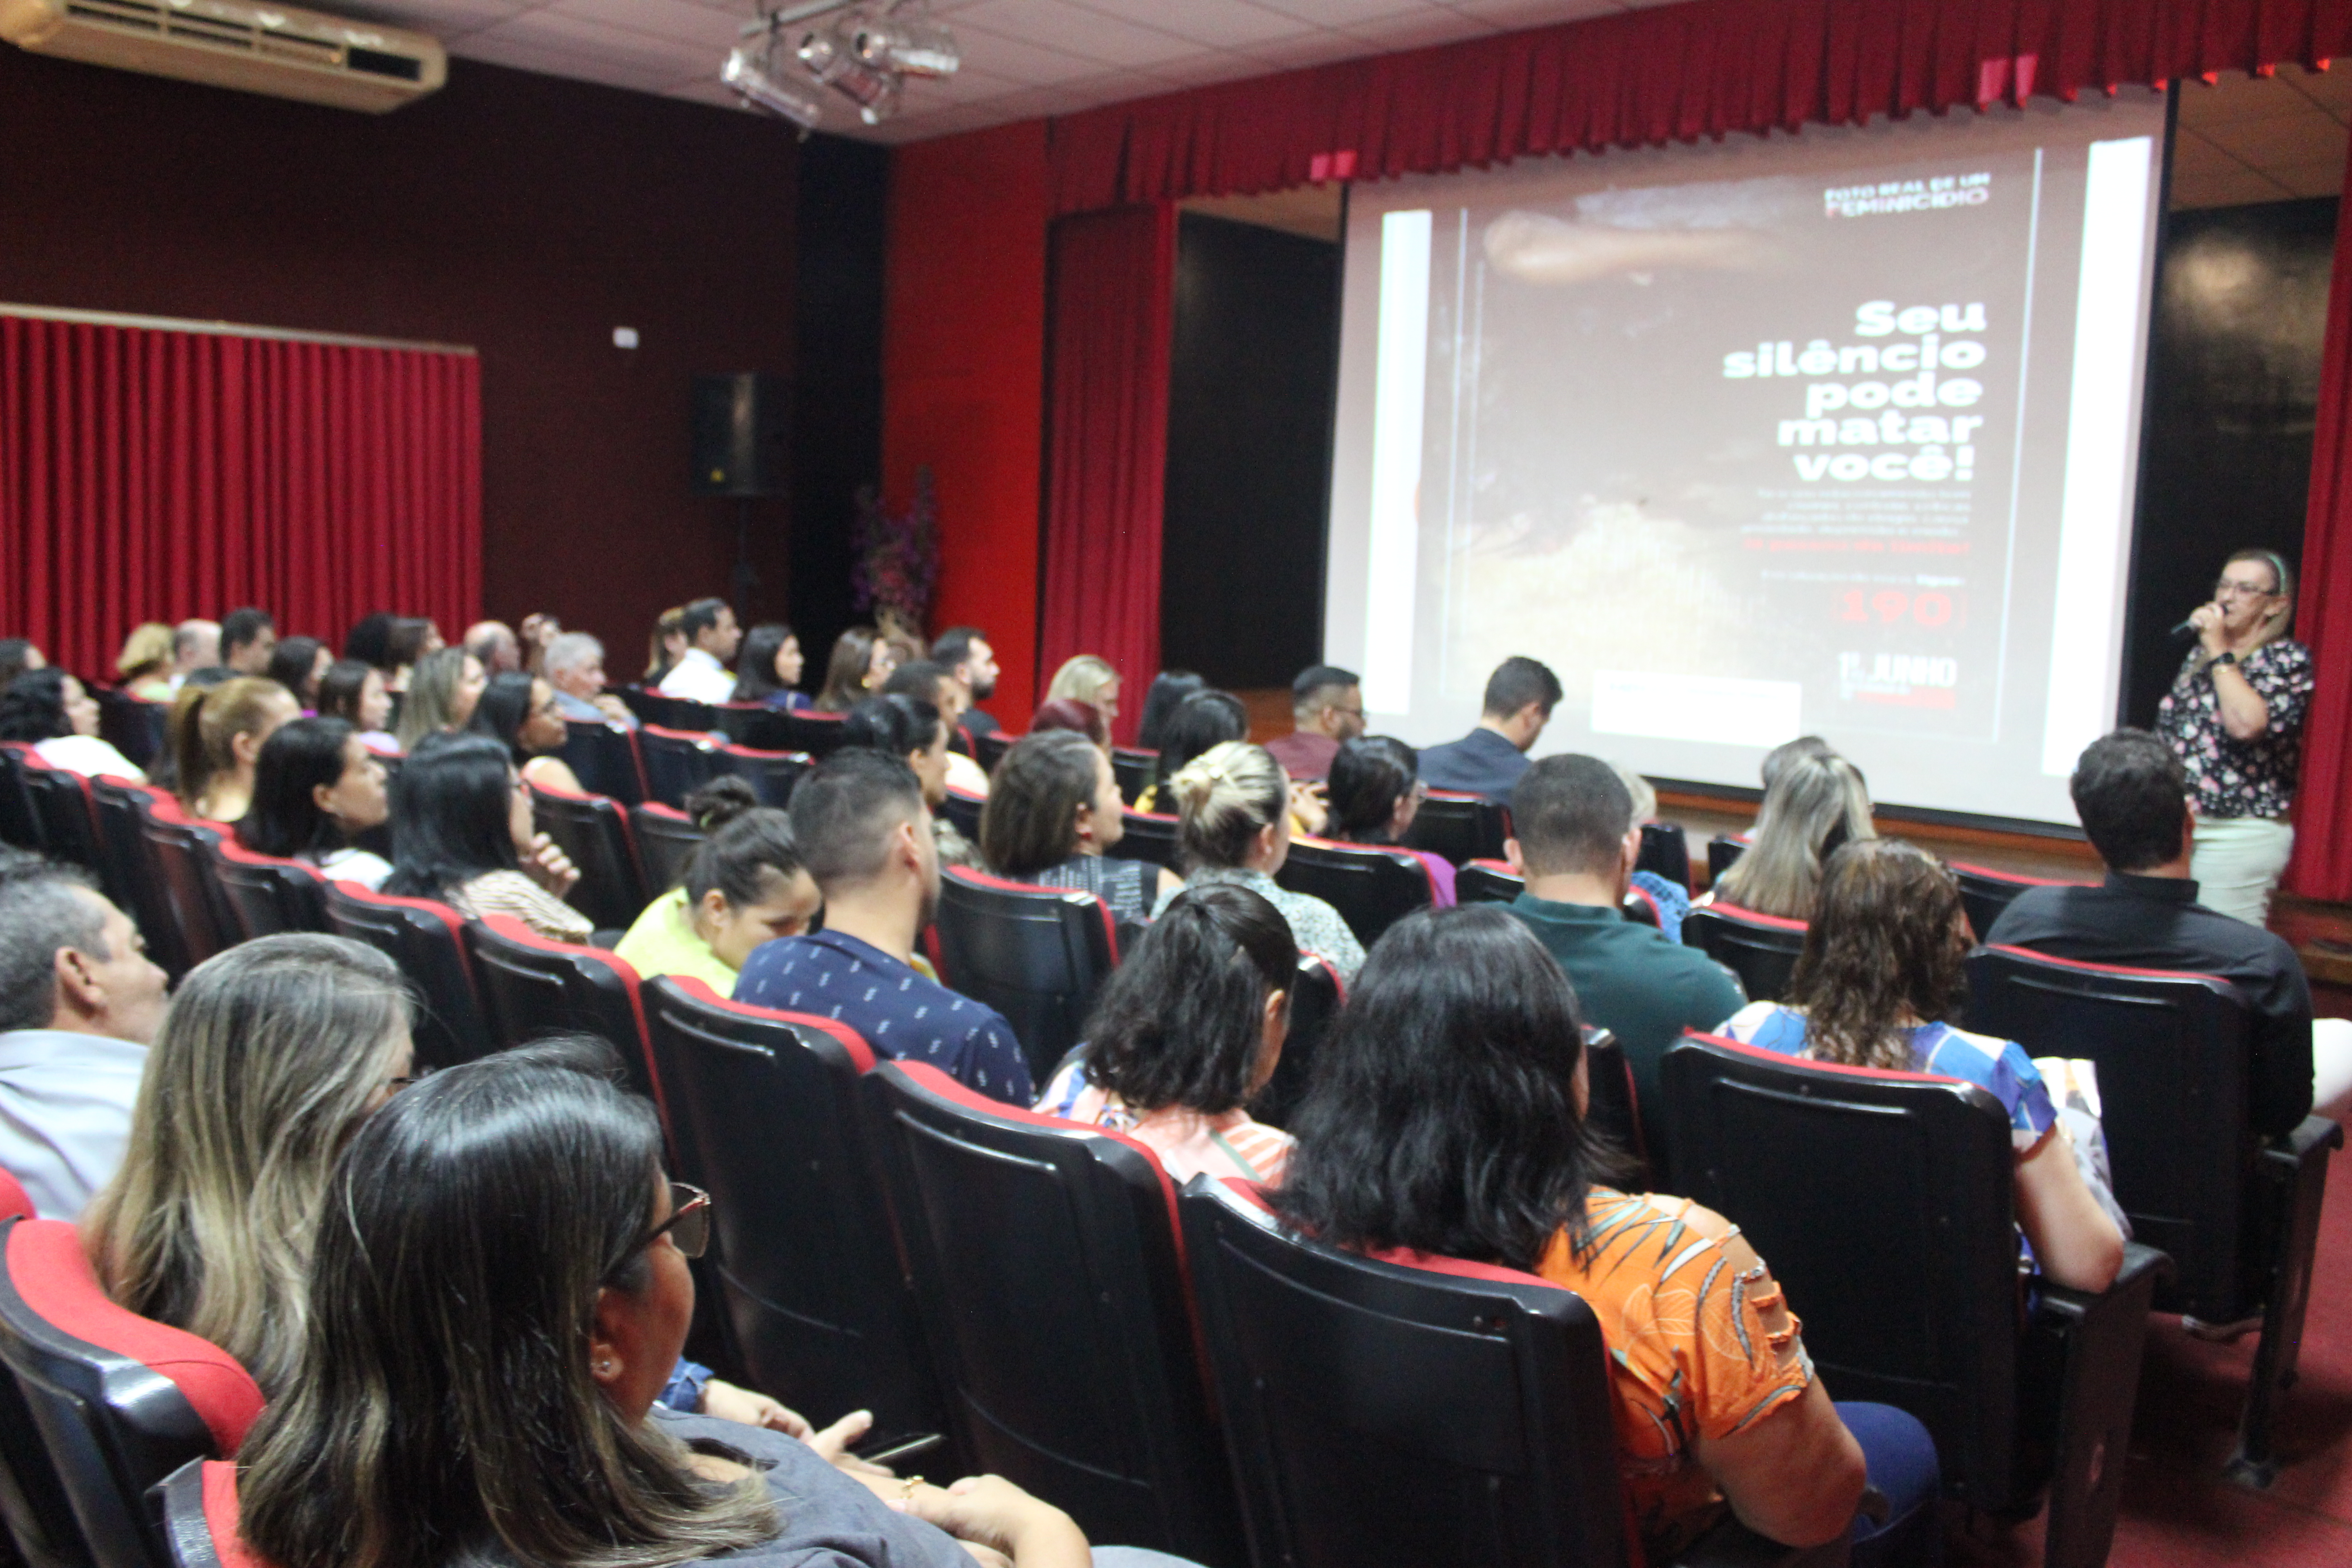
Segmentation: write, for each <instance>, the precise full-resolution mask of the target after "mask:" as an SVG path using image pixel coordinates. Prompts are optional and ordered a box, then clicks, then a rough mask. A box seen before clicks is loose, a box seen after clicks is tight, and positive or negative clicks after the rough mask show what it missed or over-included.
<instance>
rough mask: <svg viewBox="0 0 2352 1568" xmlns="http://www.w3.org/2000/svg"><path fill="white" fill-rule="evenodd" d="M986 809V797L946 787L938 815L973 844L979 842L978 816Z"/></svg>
mask: <svg viewBox="0 0 2352 1568" xmlns="http://www.w3.org/2000/svg"><path fill="white" fill-rule="evenodd" d="M987 808H988V797H987V796H985V795H973V794H971V792H969V791H967V790H961V789H958V788H956V786H955V785H953V784H950V785H948V797H947V799H945V800H944V801H941V802H940V816H944V817H946V818H947V819H948V820H949V821H950V822H951V823H953V824H955V829H956V831H957V832H958V833H961V834H962V835H963V836H964V837H966V838H969V839H971V841H972V842H973V843H974V844H977V843H979V842H980V814H981V813H982V811H985V810H986V809H987Z"/></svg>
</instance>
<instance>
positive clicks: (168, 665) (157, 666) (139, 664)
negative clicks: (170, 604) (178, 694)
mask: <svg viewBox="0 0 2352 1568" xmlns="http://www.w3.org/2000/svg"><path fill="white" fill-rule="evenodd" d="M114 676H115V679H117V680H118V681H120V682H121V684H122V688H123V689H124V690H126V691H128V692H129V693H130V694H131V696H133V697H135V698H137V699H138V700H140V701H142V702H169V701H170V700H172V628H171V627H169V626H165V625H164V624H163V622H161V621H143V622H142V623H140V624H139V625H138V626H133V627H131V635H130V636H129V637H124V638H123V639H122V651H121V653H118V654H116V655H115V656H114Z"/></svg>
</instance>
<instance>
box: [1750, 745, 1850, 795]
mask: <svg viewBox="0 0 2352 1568" xmlns="http://www.w3.org/2000/svg"><path fill="white" fill-rule="evenodd" d="M1836 755H1837V748H1836V747H1835V746H1832V745H1831V744H1830V743H1829V742H1827V741H1824V740H1822V738H1821V737H1820V736H1819V735H1800V736H1798V737H1797V738H1796V739H1795V740H1793V741H1783V742H1780V744H1779V745H1777V746H1775V747H1773V748H1772V749H1771V750H1770V751H1769V752H1765V753H1764V761H1763V762H1762V763H1759V764H1758V766H1757V769H1756V772H1757V776H1758V778H1759V780H1760V781H1761V782H1762V784H1763V785H1764V787H1765V788H1766V789H1770V788H1771V787H1772V786H1773V785H1774V784H1777V783H1779V782H1780V773H1781V770H1782V769H1784V768H1786V767H1787V766H1788V765H1789V764H1790V763H1793V762H1795V761H1796V760H1797V759H1798V758H1799V757H1834V756H1836Z"/></svg>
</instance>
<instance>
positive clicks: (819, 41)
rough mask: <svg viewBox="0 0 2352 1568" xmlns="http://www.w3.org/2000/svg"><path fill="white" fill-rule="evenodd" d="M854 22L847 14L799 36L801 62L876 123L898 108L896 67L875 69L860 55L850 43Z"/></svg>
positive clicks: (859, 113) (870, 123) (862, 115)
mask: <svg viewBox="0 0 2352 1568" xmlns="http://www.w3.org/2000/svg"><path fill="white" fill-rule="evenodd" d="M855 26H856V24H855V23H854V22H853V21H852V19H851V18H849V17H843V18H840V19H838V20H836V21H835V24H834V26H832V27H830V28H825V29H821V30H814V31H811V32H810V33H808V34H807V35H806V36H804V37H803V38H802V39H801V43H800V48H799V50H798V51H797V52H798V53H799V55H800V59H801V64H802V65H803V66H804V67H806V68H807V69H808V72H809V74H810V75H811V76H813V77H814V78H815V79H817V80H818V81H819V82H821V83H823V84H824V86H826V87H829V88H831V89H834V90H835V92H838V93H840V94H841V95H842V96H843V97H844V98H846V99H848V100H850V101H851V102H852V103H855V104H856V105H857V117H858V118H859V119H860V120H863V121H866V124H868V125H879V124H881V123H882V122H883V121H886V120H887V119H889V118H890V116H891V115H892V114H894V113H896V112H897V111H898V94H899V77H898V73H897V72H896V71H891V70H877V69H876V68H874V67H872V66H869V65H867V64H866V62H865V61H863V60H861V59H859V58H857V56H856V53H855V52H854V51H853V50H852V49H851V47H850V40H851V37H852V36H853V33H854V28H855Z"/></svg>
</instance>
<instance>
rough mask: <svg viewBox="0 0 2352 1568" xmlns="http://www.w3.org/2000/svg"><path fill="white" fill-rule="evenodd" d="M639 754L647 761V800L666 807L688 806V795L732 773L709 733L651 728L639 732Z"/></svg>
mask: <svg viewBox="0 0 2352 1568" xmlns="http://www.w3.org/2000/svg"><path fill="white" fill-rule="evenodd" d="M637 751H638V754H639V755H641V756H643V757H644V758H645V763H646V798H648V799H650V800H657V801H659V802H661V804H662V805H685V804H686V797H687V796H688V795H692V794H693V793H694V792H695V791H696V790H698V789H700V788H701V787H702V786H703V785H704V784H709V782H710V781H711V780H712V779H715V778H717V777H719V775H720V774H721V773H728V772H730V771H731V770H730V768H729V767H728V766H727V764H726V763H724V762H723V761H721V760H720V758H719V742H718V741H717V740H715V739H713V738H712V736H711V735H710V734H709V732H708V731H687V730H671V729H667V728H665V727H664V726H662V725H659V724H647V725H646V726H644V727H643V728H641V729H640V730H638V731H637Z"/></svg>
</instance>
